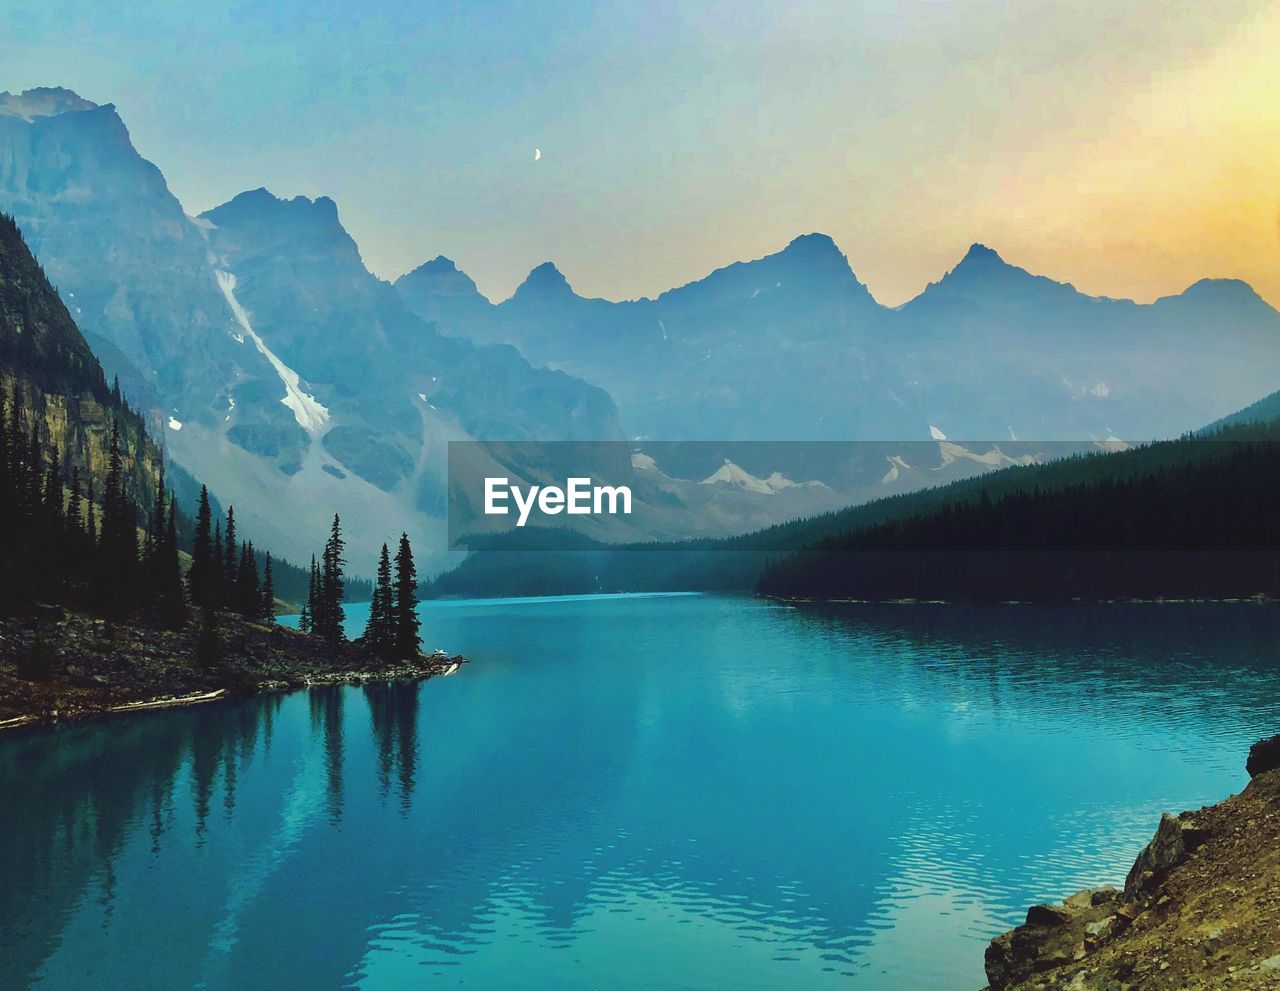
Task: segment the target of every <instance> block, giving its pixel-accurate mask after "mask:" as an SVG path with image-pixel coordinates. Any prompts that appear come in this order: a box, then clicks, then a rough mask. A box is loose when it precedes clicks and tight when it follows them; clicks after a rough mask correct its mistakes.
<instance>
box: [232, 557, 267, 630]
mask: <svg viewBox="0 0 1280 991" xmlns="http://www.w3.org/2000/svg"><path fill="white" fill-rule="evenodd" d="M261 605H262V589H261V588H259V586H258V562H257V560H256V559H255V558H254V556H253V542H252V541H248V542H245V541H242V542H241V544H240V564H239V568H238V570H237V573H236V612H238V613H240V615H242V616H248V617H256V616H257V615H258V612H259V609H260V607H261Z"/></svg>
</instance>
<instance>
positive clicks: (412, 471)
mask: <svg viewBox="0 0 1280 991" xmlns="http://www.w3.org/2000/svg"><path fill="white" fill-rule="evenodd" d="M0 209H7V210H10V211H12V212H13V214H14V215H15V217H16V218H17V221H18V223H19V225H20V226H21V227H22V229H23V230H24V232H25V233H26V234H27V237H28V239H29V241H30V242H31V243H32V246H33V248H34V249H35V251H36V252H37V253H38V254H39V255H40V256H41V258H42V259H43V260H44V261H45V263H46V265H47V266H48V268H49V272H50V275H51V277H52V278H53V281H54V282H55V283H56V284H57V285H58V287H59V289H60V290H61V292H62V294H63V296H64V298H65V299H66V301H67V303H68V305H69V307H70V308H71V309H72V311H73V314H74V315H75V317H76V319H77V320H78V321H79V322H80V324H81V325H82V326H83V327H84V329H85V336H86V338H87V339H88V340H89V343H90V344H91V346H92V347H93V350H94V351H95V353H96V354H97V355H98V356H99V357H100V358H101V359H102V361H103V364H104V365H105V366H106V367H107V370H108V372H109V373H114V374H118V375H119V376H120V379H121V382H122V384H123V385H124V387H125V390H126V392H127V393H128V394H129V395H130V396H131V397H132V398H133V400H134V402H135V403H140V404H146V405H147V406H148V407H151V408H155V409H158V410H162V411H163V415H162V417H161V419H160V421H159V422H162V423H164V424H166V425H167V429H165V430H164V431H163V432H164V434H165V435H166V441H167V445H168V448H169V452H170V454H171V456H172V458H173V459H174V460H175V462H176V463H178V464H180V465H182V466H183V467H184V468H186V469H188V470H189V471H190V472H191V473H192V474H194V475H196V476H197V477H199V478H200V479H201V480H202V481H205V482H207V483H208V484H209V486H210V488H211V490H212V491H213V492H214V493H215V494H216V495H217V496H218V497H219V499H220V501H221V502H222V503H223V504H234V505H235V506H236V508H237V512H238V513H239V514H240V515H241V518H242V520H243V521H244V522H245V523H246V525H248V526H250V527H252V528H253V529H254V531H255V532H257V533H259V534H260V535H261V536H262V539H263V540H264V542H266V543H270V544H271V545H272V546H274V547H277V548H279V549H280V550H281V551H282V552H283V553H285V554H288V555H289V556H291V557H293V558H295V559H301V560H305V559H306V556H307V555H308V554H309V553H310V551H311V550H313V549H314V545H315V544H316V543H317V542H319V540H320V539H321V538H322V535H323V533H324V528H325V526H327V523H326V518H331V516H332V513H333V512H334V511H335V510H336V511H338V512H341V513H342V514H343V516H344V519H345V520H347V521H348V526H349V528H350V535H351V538H352V539H351V547H352V558H353V562H355V563H357V565H358V566H360V567H367V566H368V565H369V564H370V563H371V560H372V555H373V554H374V553H375V551H376V547H377V545H378V544H379V543H380V542H381V541H382V540H384V539H388V538H389V537H392V536H394V535H396V534H398V533H399V531H400V530H401V529H407V530H409V531H410V532H411V533H413V534H414V535H415V536H423V537H427V538H429V537H430V536H432V535H434V534H435V533H436V532H438V531H440V530H441V525H440V517H441V515H442V511H443V499H444V486H443V480H442V479H443V473H444V469H445V465H444V444H445V443H446V442H447V441H448V440H450V439H466V438H468V437H471V436H473V435H474V436H484V437H497V438H503V439H538V438H541V439H557V440H561V439H572V438H579V437H581V438H592V439H613V438H618V437H621V430H620V428H619V425H618V422H617V417H616V411H615V409H614V407H613V404H612V401H611V400H610V398H609V397H608V395H607V394H606V393H604V392H603V391H602V390H600V389H597V388H594V387H592V386H589V385H587V384H586V383H584V382H581V381H578V380H576V379H574V378H572V377H571V376H569V375H567V374H564V373H560V372H554V371H551V370H548V369H539V368H534V367H532V366H530V365H529V363H528V362H527V361H525V359H524V358H522V357H521V356H520V355H519V354H518V353H517V352H516V351H515V350H514V349H512V348H510V347H480V346H477V345H475V344H473V343H471V342H469V341H464V340H459V339H455V338H447V337H444V336H443V335H441V334H440V333H438V332H437V330H436V329H435V328H434V327H433V326H432V325H431V324H430V323H428V322H426V321H423V320H422V319H421V318H419V317H418V316H417V315H415V314H414V313H413V312H412V311H411V310H410V309H409V308H408V307H407V306H406V304H405V303H404V301H403V300H402V299H401V297H400V295H399V294H398V293H396V292H395V291H394V290H393V289H392V288H391V286H390V285H389V284H387V283H384V282H381V281H380V280H378V279H376V278H375V277H374V276H373V275H372V274H371V273H369V272H368V270H367V269H365V267H364V265H363V262H362V260H361V259H360V254H359V250H358V248H357V247H356V245H355V243H354V241H352V240H351V238H350V236H349V235H348V234H347V232H346V231H345V230H344V229H343V228H342V226H341V223H340V221H339V219H338V215H337V207H336V206H335V205H334V203H333V202H332V201H331V200H328V199H327V198H323V197H322V198H320V199H317V200H308V199H305V198H296V199H294V200H280V199H277V198H276V197H274V196H273V195H271V194H270V193H268V192H267V191H265V190H255V191H251V192H249V193H246V194H242V195H241V196H238V197H236V198H235V199H233V200H232V201H230V202H229V203H227V204H224V205H223V206H221V207H218V208H215V209H214V210H211V211H208V212H207V213H206V215H205V216H203V217H198V218H193V217H189V216H187V215H186V214H185V213H184V212H183V209H182V207H181V204H180V203H179V202H178V201H177V199H176V198H175V197H174V196H173V195H172V193H171V192H170V191H169V189H168V186H167V184H166V182H165V180H164V177H163V175H162V174H161V173H160V171H159V170H158V169H157V168H156V167H155V166H154V165H153V164H151V163H150V162H148V161H146V160H145V159H143V158H142V157H141V156H140V155H139V154H138V153H137V151H136V150H135V149H134V148H133V145H132V143H131V142H130V139H129V135H128V131H127V129H126V128H125V126H124V124H123V122H122V121H121V119H120V117H119V115H118V114H117V113H116V111H115V108H114V107H113V106H111V105H109V104H106V105H102V106H98V105H95V104H92V103H90V102H89V101H86V100H82V99H81V98H79V97H77V96H75V94H71V93H70V92H69V91H47V92H46V91H27V93H24V94H20V95H18V96H16V97H15V96H13V95H10V94H5V95H3V96H0ZM422 397H425V398H422ZM282 507H288V508H289V510H290V511H289V512H281V509H282ZM423 542H424V544H429V540H424V541H423ZM424 551H429V547H424Z"/></svg>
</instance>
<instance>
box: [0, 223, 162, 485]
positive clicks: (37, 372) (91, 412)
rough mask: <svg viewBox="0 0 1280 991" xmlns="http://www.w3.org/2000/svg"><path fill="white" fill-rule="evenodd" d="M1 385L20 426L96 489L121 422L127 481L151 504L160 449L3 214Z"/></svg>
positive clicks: (0, 241) (0, 254) (0, 237)
mask: <svg viewBox="0 0 1280 991" xmlns="http://www.w3.org/2000/svg"><path fill="white" fill-rule="evenodd" d="M0 386H2V387H3V389H4V396H5V399H6V401H7V403H8V404H9V406H8V408H9V409H12V405H11V402H12V399H13V397H14V395H15V391H17V392H20V393H21V396H22V406H23V410H24V414H23V429H24V431H26V432H29V431H30V430H31V429H32V428H33V427H34V429H35V430H36V432H37V434H38V436H39V438H40V442H41V445H42V447H44V449H45V450H49V449H51V448H57V450H58V453H59V457H60V458H61V460H62V463H63V466H64V467H65V469H66V470H67V471H68V472H70V471H71V469H73V468H75V469H77V470H78V471H79V472H80V475H81V477H82V478H84V479H85V481H86V483H87V482H88V481H89V480H92V481H93V483H94V485H95V487H97V489H98V491H102V486H103V482H104V479H105V477H106V472H107V452H108V447H109V445H110V441H111V433H112V426H113V424H115V423H119V425H120V434H121V447H122V453H123V456H124V467H125V487H126V490H127V491H128V493H129V494H130V495H131V496H132V498H133V499H134V501H135V502H136V503H137V504H139V505H143V506H146V505H150V504H151V502H152V501H153V500H154V497H155V484H156V479H157V476H158V472H159V466H160V459H161V455H160V451H159V449H158V448H157V447H156V445H155V444H154V443H152V441H151V440H150V439H149V438H148V436H147V433H146V430H145V428H144V423H143V419H142V417H141V416H139V415H138V414H137V413H136V412H134V411H132V410H130V409H128V408H127V407H126V406H125V404H124V403H123V401H122V400H121V399H120V397H119V396H118V395H115V394H114V393H113V392H112V390H111V389H110V388H109V387H108V386H107V383H106V379H105V377H104V376H103V372H102V368H101V366H100V365H99V364H98V362H97V359H96V358H95V357H94V355H93V352H92V351H91V350H90V349H89V345H88V344H87V343H86V342H85V339H84V338H83V337H82V336H81V334H80V331H79V330H78V329H77V327H76V324H75V321H74V320H72V319H71V315H70V314H69V313H68V312H67V308H66V306H64V305H63V303H62V300H61V299H59V297H58V294H57V293H56V292H55V291H54V289H53V287H52V286H51V285H50V283H49V280H48V279H47V278H46V276H45V274H44V272H43V271H42V270H41V268H40V266H39V264H38V263H37V262H36V260H35V258H34V257H32V255H31V252H30V251H29V250H28V248H27V246H26V244H25V243H24V241H23V239H22V234H21V233H20V232H19V230H18V227H17V225H16V224H15V223H14V222H13V220H12V219H11V218H9V217H7V216H3V215H0Z"/></svg>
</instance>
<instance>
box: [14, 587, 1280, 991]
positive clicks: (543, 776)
mask: <svg viewBox="0 0 1280 991" xmlns="http://www.w3.org/2000/svg"><path fill="white" fill-rule="evenodd" d="M364 609H365V607H363V606H352V607H349V609H348V611H349V614H350V619H351V627H352V630H353V632H359V629H360V628H361V627H362V626H363V622H364ZM423 621H424V637H425V641H426V642H425V646H426V648H427V649H428V650H430V649H433V648H435V647H437V646H439V647H444V648H447V649H448V650H449V651H450V652H453V651H461V652H463V653H465V654H467V655H468V656H469V657H470V658H471V659H472V663H471V664H469V665H467V666H465V667H464V668H463V669H462V671H461V672H460V673H459V674H458V675H456V676H454V677H450V678H437V679H433V680H431V681H429V682H426V683H423V684H418V685H399V686H391V685H385V684H378V685H368V686H360V687H348V688H335V689H324V690H315V691H311V692H299V693H295V694H291V695H283V696H267V697H255V698H252V699H248V700H243V701H235V702H224V703H214V704H208V705H202V706H196V707H192V708H189V709H181V710H167V711H158V712H153V713H149V714H145V715H141V714H140V715H131V716H121V717H113V718H109V719H104V720H99V721H96V722H92V723H87V724H83V725H76V726H63V727H56V728H52V729H39V730H30V731H22V732H15V733H10V734H6V735H4V736H0V988H5V989H22V988H41V989H71V988H76V989H79V988H84V989H117V988H118V989H126V988H127V989H130V991H139V989H143V991H145V989H157V991H161V989H163V991H170V989H183V988H207V989H219V991H221V989H228V991H230V989H235V991H256V989H286V991H288V989H307V991H316V989H329V988H333V989H338V988H359V989H368V991H383V989H401V988H477V989H528V991H571V989H600V991H604V989H610V991H612V989H635V991H640V989H645V991H657V989H688V991H720V989H735V991H748V989H778V991H783V989H786V991H792V989H827V988H868V989H876V991H898V989H904V991H905V989H919V988H929V989H933V991H951V989H954V991H976V989H977V988H979V987H981V986H982V985H983V984H984V983H985V979H984V977H983V971H982V954H983V949H984V947H985V944H986V941H987V940H989V939H990V938H991V937H992V936H994V935H996V934H997V933H999V932H1001V931H1003V930H1004V929H1007V928H1009V927H1010V926H1011V925H1013V924H1016V923H1017V922H1020V921H1021V919H1022V916H1023V914H1024V912H1025V910H1026V906H1027V905H1028V904H1030V903H1032V902H1035V901H1039V900H1045V899H1054V900H1056V899H1059V898H1061V897H1063V896H1064V895H1067V894H1070V893H1071V892H1073V891H1076V890H1078V889H1080V888H1082V887H1086V886H1094V885H1099V884H1104V883H1117V882H1120V881H1122V880H1123V877H1124V874H1125V872H1126V870H1127V868H1128V866H1129V864H1130V863H1131V862H1132V859H1133V857H1134V855H1135V854H1136V853H1137V852H1138V850H1139V849H1140V848H1141V846H1142V845H1143V844H1144V843H1145V842H1146V841H1147V840H1148V839H1149V838H1150V836H1151V834H1152V832H1153V831H1154V829H1155V826H1156V823H1157V822H1158V820H1159V817H1160V813H1161V812H1162V811H1164V810H1174V811H1176V810H1180V809H1184V808H1190V807H1196V806H1199V805H1202V804H1205V803H1209V802H1214V801H1217V800H1219V799H1221V798H1223V797H1225V796H1226V795H1227V794H1229V793H1231V792H1234V791H1238V790H1239V789H1240V788H1241V787H1242V786H1243V785H1244V783H1245V781H1246V776H1245V773H1244V758H1245V753H1246V751H1247V749H1248V746H1249V744H1250V743H1252V742H1253V741H1254V740H1256V739H1258V738H1259V737H1262V736H1265V735H1270V734H1272V733H1275V732H1277V731H1278V730H1280V661H1277V650H1278V649H1280V617H1278V616H1277V612H1276V610H1274V609H1272V608H1270V607H1264V606H1254V605H1239V606H1208V605H1186V606H1172V605H1163V606H1155V605H1152V606H1105V607H1085V606H1071V607H1032V606H1021V607H1017V606H996V607H985V608H984V607H972V608H970V607H961V606H923V605H922V606H880V607H870V606H867V607H856V606H846V607H834V606H833V607H823V608H813V609H803V610H802V609H795V608H790V607H786V606H782V605H777V604H772V603H767V602H761V601H756V600H752V599H747V598H728V597H724V598H721V597H711V596H625V597H587V598H575V599H560V600H492V601H474V602H447V603H429V604H426V605H425V606H424V607H423Z"/></svg>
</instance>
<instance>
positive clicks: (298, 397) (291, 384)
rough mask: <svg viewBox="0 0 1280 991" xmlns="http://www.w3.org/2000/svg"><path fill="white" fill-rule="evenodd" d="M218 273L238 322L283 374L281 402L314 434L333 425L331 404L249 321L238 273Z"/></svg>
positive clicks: (301, 424) (220, 284) (273, 365)
mask: <svg viewBox="0 0 1280 991" xmlns="http://www.w3.org/2000/svg"><path fill="white" fill-rule="evenodd" d="M214 275H215V277H216V278H217V280H218V288H219V289H221V290H222V295H223V296H224V297H225V298H226V301H227V305H228V306H229V307H231V312H232V313H233V314H234V315H235V318H236V323H238V324H239V325H240V327H241V329H242V330H243V331H244V332H245V334H246V335H247V336H248V337H249V338H250V340H252V341H253V343H254V345H255V346H256V347H257V349H258V351H259V352H260V353H261V354H262V356H263V357H264V358H266V359H267V361H269V362H270V363H271V367H272V368H274V369H275V371H276V374H277V375H279V376H280V381H281V382H282V383H284V398H283V399H281V400H280V402H282V403H284V404H285V406H287V407H289V410H290V412H292V413H293V418H294V419H295V420H297V421H298V426H300V427H301V428H302V429H303V430H305V431H306V432H307V433H309V434H311V435H312V436H313V437H314V436H316V435H317V434H320V433H322V432H323V431H324V429H325V428H326V427H327V426H328V425H329V410H328V408H327V407H325V406H322V405H321V404H320V403H319V402H317V401H316V398H315V396H313V395H311V394H310V393H308V392H306V391H304V390H303V388H302V380H301V378H300V377H299V376H298V373H297V372H295V371H294V370H293V369H292V368H290V367H289V366H288V365H286V364H285V363H284V362H283V361H281V360H280V359H279V358H278V357H276V354H275V352H274V351H272V350H271V349H270V348H269V347H267V345H266V342H265V341H263V340H262V338H261V337H259V336H258V334H257V332H256V331H254V329H253V325H252V324H251V323H250V322H249V315H248V314H247V313H245V311H244V307H243V306H241V305H240V301H239V300H238V299H236V277H235V274H234V273H232V272H227V271H225V270H223V269H218V270H216V271H215V272H214Z"/></svg>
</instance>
